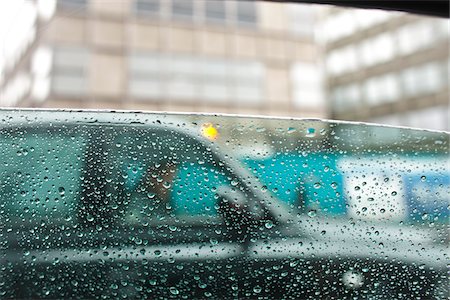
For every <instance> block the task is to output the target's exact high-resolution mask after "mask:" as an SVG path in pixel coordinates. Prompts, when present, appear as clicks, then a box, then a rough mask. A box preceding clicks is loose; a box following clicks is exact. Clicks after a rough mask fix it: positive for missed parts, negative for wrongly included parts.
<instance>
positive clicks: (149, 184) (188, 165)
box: [108, 129, 231, 223]
mask: <svg viewBox="0 0 450 300" xmlns="http://www.w3.org/2000/svg"><path fill="white" fill-rule="evenodd" d="M108 146H110V147H111V148H109V149H108V165H110V166H111V167H112V168H114V171H115V172H116V176H117V178H116V179H115V182H114V183H115V184H118V185H117V186H115V187H114V189H116V190H117V191H119V192H118V193H120V194H121V197H123V199H122V202H124V204H125V203H126V205H125V206H126V208H125V216H124V217H125V222H127V223H142V222H144V221H150V220H153V221H158V220H159V222H161V223H163V222H167V218H174V217H184V218H186V217H188V218H196V217H200V216H211V217H217V205H216V199H215V198H214V187H218V186H228V187H231V178H230V177H229V176H227V175H226V173H225V171H224V169H223V165H221V164H220V161H218V160H217V159H216V158H215V157H214V156H213V154H212V153H211V151H208V150H207V148H206V147H205V146H204V145H202V144H201V143H199V141H195V140H194V139H192V138H190V137H187V136H185V135H183V134H180V133H178V132H175V131H167V132H164V131H161V130H141V131H139V130H133V129H131V130H126V129H125V130H124V131H123V132H121V134H118V135H116V136H115V138H114V140H113V141H112V143H111V144H108Z"/></svg>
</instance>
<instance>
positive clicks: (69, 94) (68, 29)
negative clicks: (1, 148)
mask: <svg viewBox="0 0 450 300" xmlns="http://www.w3.org/2000/svg"><path fill="white" fill-rule="evenodd" d="M27 5H28V6H29V7H30V10H31V12H30V16H31V17H30V18H29V20H32V22H31V21H28V23H29V24H28V27H27V26H25V27H26V28H28V29H26V28H25V27H24V28H25V29H23V31H24V33H23V38H22V39H21V42H20V43H19V44H18V46H17V47H16V48H17V49H16V51H13V52H12V53H10V54H11V55H10V57H8V59H7V60H6V63H5V65H4V70H3V76H2V78H1V79H0V80H1V81H0V90H1V91H2V94H1V98H0V106H19V107H53V108H107V109H136V110H158V111H189V112H190V111H199V112H225V113H243V114H265V115H282V116H293V117H306V116H307V117H324V116H325V114H326V108H325V101H324V97H323V86H322V84H323V81H322V77H323V76H322V73H321V69H322V68H321V57H322V55H321V49H320V47H318V46H317V45H316V43H315V38H314V22H315V17H316V10H315V9H314V8H312V7H311V6H301V5H286V4H280V3H273V2H272V3H271V2H253V1H249V2H246V1H213V0H207V1H205V0H117V1H104V0H60V1H57V2H55V1H52V0H35V1H30V2H28V4H27ZM33 9H34V10H33Z"/></svg>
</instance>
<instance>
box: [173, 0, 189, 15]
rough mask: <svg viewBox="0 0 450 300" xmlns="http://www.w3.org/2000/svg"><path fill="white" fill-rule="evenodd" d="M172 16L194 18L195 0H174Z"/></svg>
mask: <svg viewBox="0 0 450 300" xmlns="http://www.w3.org/2000/svg"><path fill="white" fill-rule="evenodd" d="M172 17H173V18H175V19H177V18H181V19H192V18H193V17H194V1H193V0H172Z"/></svg>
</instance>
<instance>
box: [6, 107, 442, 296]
mask: <svg viewBox="0 0 450 300" xmlns="http://www.w3.org/2000/svg"><path fill="white" fill-rule="evenodd" d="M202 118H203V119H205V118H206V119H208V120H209V122H210V123H208V124H210V125H207V126H216V127H215V128H218V129H215V130H216V131H217V132H218V133H220V132H223V133H225V132H226V130H227V129H228V128H234V127H233V126H236V124H240V126H241V128H242V130H243V131H244V132H245V131H246V130H248V132H247V133H248V134H249V135H248V136H247V139H250V140H251V139H252V136H251V135H252V133H254V132H255V131H254V128H255V124H258V123H261V122H262V123H264V124H265V128H266V129H267V130H269V129H270V128H284V131H283V132H280V131H278V132H279V135H278V136H277V137H275V138H274V139H275V140H276V141H277V143H276V144H277V146H276V149H285V147H287V146H289V145H292V143H291V140H297V141H302V140H303V142H300V143H299V144H298V145H296V146H294V147H293V149H291V151H290V153H297V154H298V157H303V158H304V160H303V162H306V157H308V155H313V154H314V151H313V150H308V149H306V148H305V147H303V146H302V145H304V144H305V143H306V144H309V145H311V143H317V144H318V145H322V148H321V149H322V154H321V155H320V156H321V157H322V158H323V157H324V156H325V159H326V158H327V157H329V156H333V155H336V156H339V157H340V158H342V159H347V160H348V159H349V158H353V162H357V163H356V165H352V164H348V163H347V164H345V163H343V165H344V167H342V168H341V173H342V176H343V177H344V178H348V176H354V177H355V176H356V177H358V176H360V175H361V174H362V173H367V172H362V173H361V171H358V169H357V166H359V167H361V166H365V167H366V168H371V169H372V170H375V169H376V168H380V167H383V166H386V160H379V158H377V157H374V156H373V155H372V154H371V151H372V150H373V149H377V148H379V149H386V151H387V153H389V154H390V155H391V157H397V158H400V162H398V161H395V160H392V159H391V160H390V164H391V167H390V168H391V169H392V168H393V166H397V167H401V165H404V166H406V169H411V168H412V169H416V170H419V172H420V170H421V169H420V166H422V167H428V169H433V170H434V171H435V173H437V174H438V175H439V174H440V175H442V176H444V177H442V176H441V177H436V178H434V179H431V177H432V176H431V177H430V180H432V181H433V182H434V183H435V184H436V185H437V186H441V188H442V191H441V193H445V192H446V191H448V182H446V181H445V180H446V179H445V178H447V177H445V176H446V175H445V174H448V169H446V168H445V164H446V163H448V141H449V136H448V133H442V132H422V131H415V130H412V129H399V128H389V127H381V129H383V131H384V133H386V132H390V133H393V134H396V136H397V137H398V138H397V139H395V140H393V141H386V140H383V141H380V140H379V139H374V140H375V141H376V142H375V144H372V145H370V147H369V146H368V147H367V148H366V149H362V150H359V151H358V150H357V149H358V148H357V147H356V146H355V147H352V146H351V147H350V148H351V149H353V152H354V153H353V154H351V153H349V152H348V151H347V150H348V149H349V147H348V146H345V145H342V144H341V145H339V142H333V140H339V139H336V138H335V137H336V133H338V134H337V135H338V136H339V135H341V137H342V136H343V135H344V134H345V132H347V133H348V132H349V131H350V132H352V136H353V138H354V143H356V142H357V141H356V139H355V135H357V134H358V133H360V134H361V137H362V138H363V140H364V142H365V144H366V145H368V141H367V139H366V138H364V137H366V136H367V132H376V131H377V130H380V127H377V126H373V125H362V124H351V123H344V124H340V123H334V122H325V121H321V120H300V119H299V120H293V119H273V118H271V119H260V118H239V117H233V116H229V117H226V116H225V117H224V116H214V115H192V114H190V115H183V114H174V115H170V114H158V113H133V112H92V111H64V110H1V111H0V119H2V125H1V126H0V162H1V163H2V168H1V170H0V203H1V206H0V211H1V214H0V218H1V222H0V223H1V224H2V231H1V234H2V238H1V249H2V250H1V252H0V253H1V256H0V265H1V270H0V272H1V279H2V284H1V285H0V293H1V297H2V298H20V299H22V298H33V299H35V298H48V299H55V298H79V299H88V298H152V299H156V298H185V299H190V298H214V299H215V298H220V299H223V298H240V299H241V298H242V299H255V298H271V299H272V298H273V299H276V298H280V299H281V298H282V299H287V298H291V299H306V298H310V299H317V298H321V299H346V298H349V299H350V298H352V299H353V298H369V299H405V298H406V299H413V298H419V299H434V298H438V299H444V298H445V295H446V293H447V292H448V286H447V274H446V272H447V269H446V262H448V253H447V243H448V230H447V227H446V226H445V224H443V225H439V224H438V222H431V223H430V224H429V225H427V226H423V224H422V223H420V224H417V223H414V220H409V219H407V218H406V219H401V220H399V219H398V218H396V217H395V216H396V215H395V214H392V215H389V211H390V210H394V211H395V209H396V208H395V205H394V206H392V207H389V205H390V203H394V202H392V201H391V200H392V199H390V198H389V196H388V195H381V199H384V202H385V205H386V206H385V207H386V210H387V211H386V212H379V211H377V212H372V215H373V214H376V215H378V216H380V215H381V217H379V218H375V219H374V218H364V217H361V214H362V215H364V214H363V213H362V212H363V211H364V209H363V208H361V207H360V208H354V207H353V206H352V205H351V203H350V204H349V203H346V204H345V205H344V206H343V207H344V209H345V210H346V212H347V211H351V210H352V209H353V211H354V212H359V215H358V214H355V215H348V214H336V213H334V212H333V210H332V209H331V208H332V207H333V203H334V204H335V205H338V206H339V207H342V204H341V202H340V201H342V199H341V198H340V197H339V196H338V195H336V196H335V197H334V198H333V197H330V198H329V199H328V202H329V203H328V205H329V206H328V207H323V206H322V209H321V205H320V203H319V204H318V206H316V207H311V206H306V204H305V203H306V202H308V201H309V202H314V199H311V197H314V195H313V194H312V196H311V195H310V196H308V197H309V198H308V197H306V196H305V197H304V198H301V197H300V198H299V199H298V200H299V201H297V202H293V203H288V202H286V201H283V200H282V199H279V197H277V192H276V191H274V190H272V188H271V187H270V185H268V183H270V180H272V179H271V177H268V175H267V174H266V176H264V175H263V174H262V173H261V172H257V171H256V170H259V171H260V170H262V169H265V168H266V166H267V167H270V160H268V161H269V162H265V163H261V162H260V165H259V167H255V165H254V163H247V164H246V163H245V162H242V160H240V159H238V158H236V157H234V155H233V153H234V152H236V151H235V150H236V149H239V147H240V146H239V144H238V143H237V141H236V144H234V143H233V141H231V142H230V141H229V142H225V143H222V145H221V143H220V142H219V141H218V139H217V138H215V135H214V136H213V138H211V135H208V134H206V135H205V131H204V130H203V129H204V126H202V123H201V122H198V120H201V119H202ZM196 120H197V121H196ZM211 124H213V125H211ZM218 125H220V126H218ZM258 128H260V127H258ZM311 128H322V129H323V130H322V132H323V133H324V134H323V138H320V139H318V140H316V142H314V139H311V135H310V133H311ZM217 132H216V133H217ZM293 134H294V136H292V135H293ZM308 135H309V136H308ZM287 137H291V138H290V139H288V138H287ZM418 137H419V138H420V139H421V143H420V144H419V145H418V144H417V138H418ZM255 140H258V139H255ZM437 141H440V143H437ZM226 144H228V146H227V145H226ZM355 145H356V144H355ZM407 145H409V147H410V149H411V153H413V154H412V155H403V156H398V155H402V154H403V152H404V149H406V148H408V146H407ZM255 147H256V145H255ZM311 149H314V147H312V148H311ZM371 149H372V150H371ZM233 150H234V151H233ZM280 151H282V150H277V152H280ZM323 153H325V154H323ZM419 153H420V155H426V156H427V160H426V161H424V160H421V159H420V157H419V156H420V155H419ZM352 155H353V156H352ZM364 155H365V156H366V161H364V160H362V159H361V157H362V156H364ZM367 157H368V158H367ZM418 157H419V158H418ZM370 158H372V160H370ZM312 161H314V159H312V160H310V161H309V162H310V163H311V162H312ZM278 163H279V161H278ZM341 164H342V163H341ZM319 165H320V164H318V166H319ZM345 166H346V167H345ZM430 166H431V167H430ZM326 167H327V165H322V169H323V170H325V171H324V172H331V171H332V170H330V167H328V169H327V168H326ZM345 168H347V169H345ZM277 172H278V171H274V172H270V173H271V175H273V176H275V177H276V176H277V174H278V173H277ZM358 172H359V173H358ZM319 173H320V172H319V171H318V170H316V171H315V174H319ZM405 173H410V172H408V171H405ZM352 174H353V175H352ZM355 174H356V175H355ZM402 176H403V177H402ZM436 176H437V175H436ZM306 177H307V176H306ZM306 177H301V176H300V180H299V182H298V185H297V189H298V191H301V190H302V185H304V184H305V183H304V180H303V179H302V178H306ZM354 177H352V178H354ZM289 178H295V177H293V176H290V177H289ZM386 178H388V180H391V181H392V182H395V181H399V182H400V181H402V180H406V181H408V177H404V175H402V173H401V171H394V172H393V173H392V174H389V175H386ZM399 178H400V179H399ZM442 178H444V179H442ZM368 180H372V181H374V179H373V178H370V177H368V178H367V181H368ZM439 180H441V181H442V180H443V181H442V182H440V181H439ZM317 182H319V183H322V185H323V184H324V181H323V180H318V181H317ZM268 186H269V187H270V188H268ZM278 186H282V185H278ZM352 187H353V186H352ZM322 188H324V187H321V186H315V189H316V190H317V191H320V190H321V189H322ZM353 189H354V188H353ZM363 189H364V187H363ZM367 190H368V191H371V189H367ZM380 190H382V188H380ZM372 191H373V190H372ZM389 191H390V190H389ZM399 192H400V191H399ZM378 193H380V192H379V191H378ZM351 196H354V197H356V195H353V194H349V196H348V197H351ZM372 197H374V198H377V197H379V196H378V194H375V193H374V194H373V195H372ZM443 197H444V198H445V196H443ZM308 199H309V200H308ZM415 199H418V200H420V199H421V198H420V196H417V195H416V198H415ZM435 199H438V198H436V197H435ZM305 200H307V201H305ZM333 201H334V202H333ZM369 201H370V200H369ZM428 201H429V200H428ZM444 201H445V200H444ZM330 202H331V204H330ZM378 203H379V202H378ZM417 207H418V208H417V209H421V208H420V207H419V206H417ZM378 208H379V206H378ZM383 209H384V208H383ZM422 209H423V208H422ZM441 209H442V210H441V211H437V210H436V209H435V208H434V207H433V208H429V209H428V211H429V212H430V214H432V213H433V212H434V213H435V214H439V212H440V213H441V214H445V213H448V207H444V208H441ZM333 213H334V214H333ZM410 213H413V212H412V211H411V212H410ZM383 218H384V219H383ZM436 220H437V219H436Z"/></svg>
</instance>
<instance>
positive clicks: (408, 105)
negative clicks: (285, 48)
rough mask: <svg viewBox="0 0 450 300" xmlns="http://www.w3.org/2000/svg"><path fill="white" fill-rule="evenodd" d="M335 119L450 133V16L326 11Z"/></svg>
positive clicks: (329, 83)
mask: <svg viewBox="0 0 450 300" xmlns="http://www.w3.org/2000/svg"><path fill="white" fill-rule="evenodd" d="M322 20H323V26H324V28H323V33H324V34H326V35H325V36H323V38H324V39H325V44H326V50H325V51H326V54H325V55H326V72H327V90H328V95H327V99H329V101H330V105H329V107H330V115H331V117H332V118H334V119H343V120H356V121H369V122H377V123H384V124H391V125H404V126H411V127H422V128H430V129H438V130H449V126H450V120H449V115H450V113H449V65H450V60H449V57H450V52H449V20H448V19H438V18H432V17H424V16H416V15H411V14H406V13H399V12H385V11H377V10H360V9H348V8H347V9H342V8H328V9H327V10H326V11H325V12H323V19H322Z"/></svg>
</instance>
